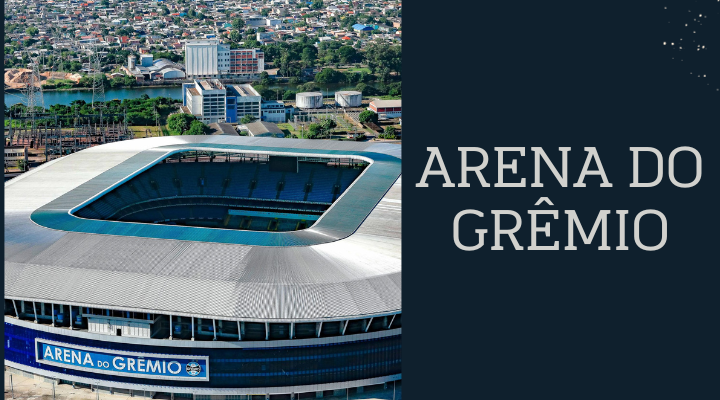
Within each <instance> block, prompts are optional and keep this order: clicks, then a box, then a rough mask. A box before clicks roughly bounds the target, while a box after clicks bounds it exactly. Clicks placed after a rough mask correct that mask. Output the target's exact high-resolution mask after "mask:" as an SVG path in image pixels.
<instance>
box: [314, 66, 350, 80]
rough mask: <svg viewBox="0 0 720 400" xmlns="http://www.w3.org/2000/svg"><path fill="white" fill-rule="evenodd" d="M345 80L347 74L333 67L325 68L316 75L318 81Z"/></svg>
mask: <svg viewBox="0 0 720 400" xmlns="http://www.w3.org/2000/svg"><path fill="white" fill-rule="evenodd" d="M344 80H345V75H344V74H343V73H342V72H340V71H338V70H335V69H332V68H324V69H323V70H322V71H320V72H318V74H317V75H315V82H317V83H337V82H342V81H344Z"/></svg>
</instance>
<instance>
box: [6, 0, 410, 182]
mask: <svg viewBox="0 0 720 400" xmlns="http://www.w3.org/2000/svg"><path fill="white" fill-rule="evenodd" d="M401 10H402V4H401V3H400V2H397V1H369V2H358V1H353V2H351V1H334V2H328V3H324V2H323V1H316V2H300V1H291V0H282V1H279V0H274V1H259V2H229V1H227V2H226V1H199V2H192V1H185V0H177V1H167V0H165V1H111V0H103V1H95V2H81V1H54V0H47V1H34V2H24V1H14V0H10V1H8V2H7V3H6V14H5V91H6V95H5V103H6V107H5V117H6V120H5V137H6V143H5V145H6V151H5V153H6V162H5V170H6V173H10V174H17V173H19V172H22V171H24V170H27V169H28V168H33V167H34V166H36V165H39V164H40V163H42V162H45V161H49V160H51V159H53V158H57V157H60V156H62V155H67V154H72V153H73V152H76V151H78V150H82V149H83V148H87V147H88V146H94V145H96V144H100V143H108V142H111V141H115V140H125V139H129V138H139V137H152V136H171V135H180V134H193V135H197V134H228V133H232V134H237V135H247V136H272V137H284V138H318V139H327V140H355V141H364V140H373V141H398V140H399V139H400V137H401V133H402V129H401V128H402V126H401V124H402V120H401V116H402V114H401V109H402V106H401V101H402V100H401V98H402V86H401V76H402V75H401V73H402V68H401V66H402V62H401V59H402V50H401V42H402V38H401V33H402V12H401Z"/></svg>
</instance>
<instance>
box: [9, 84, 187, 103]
mask: <svg viewBox="0 0 720 400" xmlns="http://www.w3.org/2000/svg"><path fill="white" fill-rule="evenodd" d="M143 94H147V95H148V96H150V97H158V96H165V97H172V98H173V99H178V100H182V91H181V89H180V87H141V88H129V89H107V90H106V91H105V99H107V100H115V99H118V100H124V99H137V98H139V97H140V96H142V95H143ZM43 100H44V102H45V107H46V108H47V107H49V106H51V105H53V104H63V105H66V106H69V105H70V103H72V102H73V101H75V100H85V101H86V102H88V103H90V102H91V101H92V90H58V91H50V92H43ZM17 103H22V100H21V98H20V93H19V92H9V93H8V92H6V93H5V105H6V106H8V107H10V106H12V105H13V104H17Z"/></svg>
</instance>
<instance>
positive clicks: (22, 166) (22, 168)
mask: <svg viewBox="0 0 720 400" xmlns="http://www.w3.org/2000/svg"><path fill="white" fill-rule="evenodd" d="M17 167H18V169H19V170H20V171H25V170H26V169H27V161H25V160H17Z"/></svg>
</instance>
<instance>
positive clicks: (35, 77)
mask: <svg viewBox="0 0 720 400" xmlns="http://www.w3.org/2000/svg"><path fill="white" fill-rule="evenodd" d="M26 54H27V56H28V59H29V60H30V65H29V67H30V72H28V73H25V74H24V76H23V79H22V81H23V83H24V87H23V88H22V89H21V90H20V91H21V92H22V96H23V103H25V107H26V108H25V114H26V116H28V115H34V114H36V113H37V111H38V110H37V107H42V108H45V101H44V100H43V95H42V84H41V79H40V66H39V65H38V60H37V58H36V59H34V60H33V58H32V57H31V55H30V52H26Z"/></svg>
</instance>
